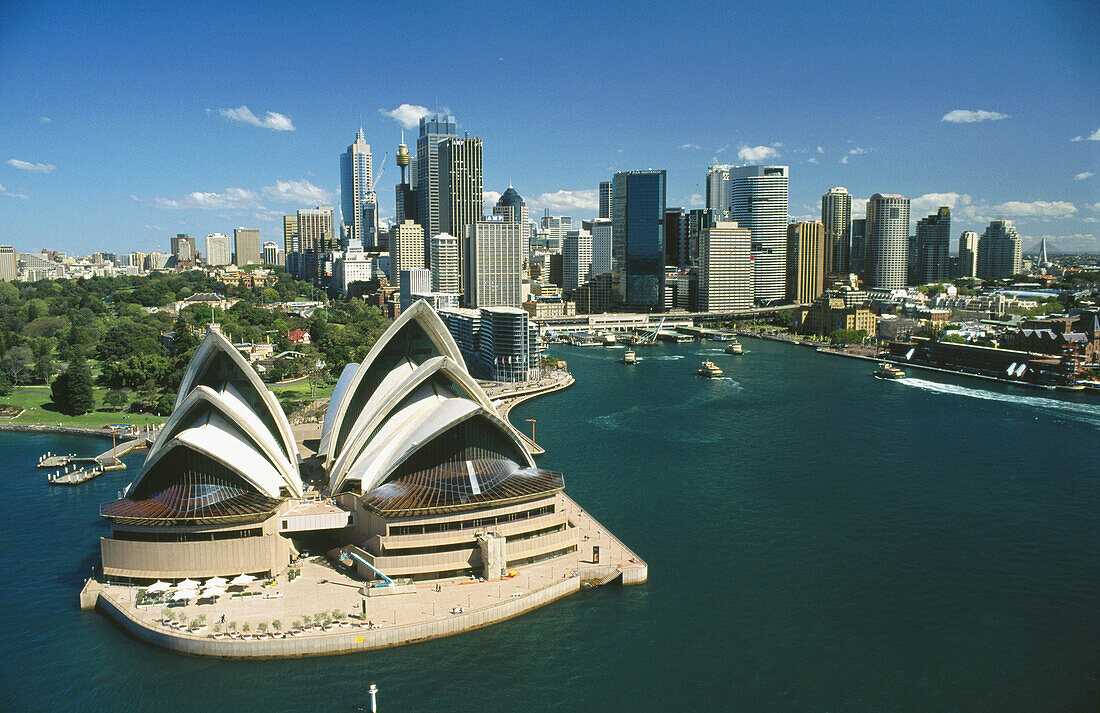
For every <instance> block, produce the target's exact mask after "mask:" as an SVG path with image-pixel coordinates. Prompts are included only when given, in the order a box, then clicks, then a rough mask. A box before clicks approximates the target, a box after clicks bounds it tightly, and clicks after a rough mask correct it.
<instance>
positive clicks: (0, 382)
mask: <svg viewBox="0 0 1100 713" xmlns="http://www.w3.org/2000/svg"><path fill="white" fill-rule="evenodd" d="M0 284H6V283H0ZM0 396H11V382H10V381H8V377H7V376H5V375H4V373H3V372H0Z"/></svg>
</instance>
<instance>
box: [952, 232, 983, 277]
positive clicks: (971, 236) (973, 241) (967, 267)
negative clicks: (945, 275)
mask: <svg viewBox="0 0 1100 713" xmlns="http://www.w3.org/2000/svg"><path fill="white" fill-rule="evenodd" d="M977 276H978V234H977V233H975V232H974V231H973V230H964V231H963V232H962V235H960V236H959V270H958V275H957V277H977Z"/></svg>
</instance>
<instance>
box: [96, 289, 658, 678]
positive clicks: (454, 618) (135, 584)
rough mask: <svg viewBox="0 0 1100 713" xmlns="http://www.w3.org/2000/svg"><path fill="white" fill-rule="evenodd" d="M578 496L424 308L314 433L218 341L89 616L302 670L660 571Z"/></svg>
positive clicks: (138, 490) (117, 530)
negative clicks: (300, 660)
mask: <svg viewBox="0 0 1100 713" xmlns="http://www.w3.org/2000/svg"><path fill="white" fill-rule="evenodd" d="M564 488H565V477H564V476H563V475H562V474H561V473H556V472H553V471H548V470H544V469H541V468H539V467H538V466H537V465H536V464H535V462H534V459H533V458H532V456H531V453H530V450H529V447H528V445H527V442H525V440H524V439H523V438H522V437H521V436H520V435H519V434H518V432H517V431H516V430H515V429H514V428H513V427H512V426H511V424H509V423H508V422H507V421H506V420H505V419H503V418H502V417H501V416H500V415H499V414H498V412H497V410H496V408H494V406H493V404H492V403H491V402H490V401H489V399H488V397H487V396H486V395H485V392H484V391H483V390H482V388H481V386H480V385H479V384H478V383H477V382H476V381H474V379H472V378H471V376H470V374H469V372H468V370H467V368H466V365H465V362H464V361H463V357H462V355H461V353H460V352H459V349H458V346H457V345H456V344H455V341H454V339H453V338H452V337H451V335H450V333H449V332H448V330H447V328H446V326H445V325H444V324H443V322H442V321H441V320H440V319H439V317H438V315H436V313H435V312H434V311H433V310H432V308H431V307H430V306H429V305H428V304H427V303H425V302H418V303H416V304H414V305H413V306H412V307H410V308H409V309H408V310H406V311H405V312H404V313H403V314H402V315H401V316H400V318H398V319H397V320H396V321H394V322H393V324H391V325H390V327H389V329H387V331H386V332H385V333H384V334H383V335H382V337H381V338H380V339H379V340H378V342H377V343H376V344H375V345H374V347H373V348H372V349H371V351H370V353H369V354H368V355H367V357H366V359H364V361H363V363H362V364H349V365H347V366H346V367H345V368H344V370H343V372H342V373H341V375H340V378H339V380H338V382H337V384H336V387H335V389H334V391H333V395H332V398H331V400H330V401H329V404H328V408H327V409H326V412H325V416H324V420H323V423H321V424H320V425H318V424H305V425H303V426H301V427H298V428H297V429H292V428H291V425H290V423H289V421H288V420H287V418H286V416H285V415H284V414H283V411H282V409H281V408H280V406H279V403H278V402H277V400H276V399H275V397H274V395H273V394H272V393H271V392H270V391H269V390H268V389H267V388H266V387H265V386H264V384H263V383H262V382H261V381H260V378H259V376H258V375H257V374H256V372H255V371H254V370H253V369H252V367H251V366H250V365H249V364H248V362H247V361H246V360H245V359H244V357H243V356H241V354H240V353H239V352H238V351H237V350H236V349H234V348H233V346H232V345H231V344H230V343H229V342H228V341H227V340H226V338H225V337H224V336H223V335H222V334H221V333H220V332H219V331H218V330H217V329H216V328H214V329H211V330H210V331H209V333H208V334H207V335H206V337H205V338H204V340H203V342H202V343H201V345H200V346H199V348H198V350H197V351H196V353H195V356H194V358H193V359H192V361H191V364H190V365H189V367H188V369H187V372H186V374H185V375H184V378H183V380H182V382H181V384H180V389H179V393H178V395H177V398H176V406H175V409H174V411H173V413H172V415H171V417H170V418H169V419H168V422H167V423H166V424H165V426H164V428H163V429H162V430H161V431H160V433H159V435H158V437H157V440H156V441H155V442H154V443H153V445H152V446H151V447H150V449H149V452H148V455H147V457H146V459H145V462H144V464H143V465H142V467H141V469H140V470H139V471H138V473H137V475H136V476H135V478H134V479H133V482H131V483H130V485H129V486H128V487H127V488H126V490H125V491H124V492H123V493H122V497H121V498H120V499H118V500H116V501H114V502H110V503H106V504H104V505H102V506H101V508H100V513H101V515H102V516H103V517H104V518H105V519H106V520H107V521H108V523H109V524H110V529H111V534H110V536H109V537H103V538H101V541H100V545H101V547H100V551H101V557H102V567H101V569H100V572H99V575H98V576H97V577H96V578H94V579H91V580H89V581H88V583H87V584H86V586H85V588H84V591H83V592H82V593H81V605H82V606H84V607H92V606H96V605H97V604H98V606H99V608H100V609H102V610H103V611H105V612H107V613H108V614H110V615H111V616H112V617H114V618H115V619H116V620H117V621H118V622H119V623H120V624H121V625H122V626H123V627H125V628H126V629H127V630H128V631H129V632H131V633H132V634H133V635H135V636H136V637H138V638H141V639H143V640H145V641H149V642H151V643H154V644H157V645H161V646H165V647H167V648H170V649H174V650H178V651H183V652H187V653H195V654H209V655H216V656H294V655H308V654H323V653H339V652H344V651H354V650H361V649H370V648H379V647H383V646H391V645H396V644H401V643H408V642H411V641H417V640H422V639H426V638H433V637H436V636H445V635H448V634H453V633H457V632H459V631H463V630H467V629H470V628H476V627H479V626H485V625H487V624H490V623H493V622H495V621H499V620H501V619H505V618H508V617H511V616H515V615H517V614H520V613H523V612H525V611H528V610H530V609H532V608H534V607H537V606H540V605H542V604H545V603H547V602H550V601H553V600H554V599H557V598H560V597H562V596H566V595H568V594H571V593H573V592H576V591H577V590H578V589H580V587H581V585H582V583H593V584H606V583H609V582H612V581H618V582H621V583H623V584H634V583H640V582H644V581H645V579H646V576H647V567H646V565H645V563H644V562H642V561H641V560H640V559H639V558H638V557H636V556H635V555H634V554H633V553H632V552H630V550H629V549H627V548H626V547H625V546H624V545H623V544H622V543H620V542H619V541H618V540H616V539H615V538H614V537H613V536H612V535H611V534H610V533H608V532H607V530H606V528H604V527H602V526H601V525H600V524H599V523H598V522H596V521H595V520H593V519H592V517H591V516H590V515H589V514H587V513H585V512H584V511H583V510H582V509H581V508H580V507H579V506H577V504H576V503H575V502H573V501H572V500H571V499H570V498H569V497H568V496H567V495H566V494H565V493H564ZM198 580H206V582H205V585H202V583H201V582H200V581H198ZM200 585H201V586H202V588H201V590H200V589H199V587H200Z"/></svg>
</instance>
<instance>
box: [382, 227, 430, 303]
mask: <svg viewBox="0 0 1100 713" xmlns="http://www.w3.org/2000/svg"><path fill="white" fill-rule="evenodd" d="M423 267H424V229H423V228H421V227H420V226H419V225H417V224H416V223H414V222H412V221H411V220H406V221H405V222H404V223H401V224H400V225H395V226H393V232H392V234H391V238H390V284H391V285H396V284H397V281H398V278H399V276H400V275H401V273H402V272H404V271H405V270H414V269H421V268H423ZM425 291H427V290H425Z"/></svg>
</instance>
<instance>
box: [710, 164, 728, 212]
mask: <svg viewBox="0 0 1100 713" xmlns="http://www.w3.org/2000/svg"><path fill="white" fill-rule="evenodd" d="M706 201H707V202H706V206H707V210H713V211H716V212H717V213H718V214H719V215H720V216H722V215H725V214H727V213H729V211H730V208H731V207H732V205H733V193H732V184H731V183H730V167H729V166H711V167H710V168H709V169H708V170H707V195H706Z"/></svg>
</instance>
